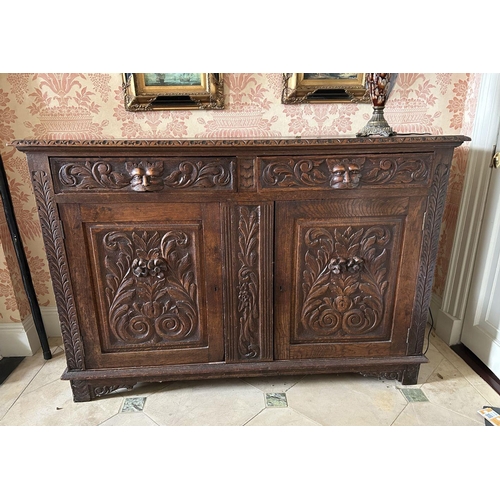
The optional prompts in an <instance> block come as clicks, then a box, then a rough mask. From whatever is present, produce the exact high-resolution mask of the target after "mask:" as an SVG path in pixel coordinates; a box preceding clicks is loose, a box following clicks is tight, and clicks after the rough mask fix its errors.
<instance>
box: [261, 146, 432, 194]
mask: <svg viewBox="0 0 500 500" xmlns="http://www.w3.org/2000/svg"><path fill="white" fill-rule="evenodd" d="M433 156H434V155H433V153H423V154H422V153H419V154H411V153H410V154H408V153H404V154H403V153H402V154H378V155H363V154H352V155H346V156H344V155H334V154H332V155H322V156H307V157H304V156H298V155H297V156H274V157H260V158H259V161H258V164H259V190H261V191H264V190H270V189H292V190H296V189H308V190H331V189H356V188H367V187H372V188H373V187H375V188H384V187H395V186H397V187H401V188H411V187H414V186H427V185H429V183H430V178H431V172H432V164H433Z"/></svg>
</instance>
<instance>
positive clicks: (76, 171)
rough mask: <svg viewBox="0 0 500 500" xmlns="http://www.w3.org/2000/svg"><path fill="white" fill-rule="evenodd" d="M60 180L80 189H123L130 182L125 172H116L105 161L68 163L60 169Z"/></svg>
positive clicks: (64, 183) (64, 184) (63, 183)
mask: <svg viewBox="0 0 500 500" xmlns="http://www.w3.org/2000/svg"><path fill="white" fill-rule="evenodd" d="M59 180H60V181H61V184H62V185H63V186H66V187H78V188H80V189H96V188H107V189H122V188H123V187H125V186H128V185H129V183H130V180H129V179H127V178H126V177H125V176H124V175H123V174H121V173H118V172H114V171H113V167H112V166H111V165H110V164H109V163H106V162H103V161H97V162H95V163H92V162H90V161H86V162H85V163H83V164H82V163H66V164H65V165H63V166H62V167H61V169H60V170H59Z"/></svg>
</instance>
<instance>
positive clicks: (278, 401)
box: [266, 392, 288, 408]
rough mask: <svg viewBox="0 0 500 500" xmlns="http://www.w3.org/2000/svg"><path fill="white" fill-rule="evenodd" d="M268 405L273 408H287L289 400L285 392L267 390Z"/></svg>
mask: <svg viewBox="0 0 500 500" xmlns="http://www.w3.org/2000/svg"><path fill="white" fill-rule="evenodd" d="M266 406H268V407H273V408H286V407H287V406H288V402H287V400H286V394H285V393H284V392H266Z"/></svg>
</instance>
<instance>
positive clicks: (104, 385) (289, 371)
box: [61, 356, 428, 402]
mask: <svg viewBox="0 0 500 500" xmlns="http://www.w3.org/2000/svg"><path fill="white" fill-rule="evenodd" d="M427 362H428V359H427V358H426V357H425V356H409V357H397V358H394V359H390V360H388V359H387V358H385V359H376V358H372V359H370V358H353V359H348V360H346V359H344V360H340V359H337V360H336V359H322V360H294V361H269V362H261V363H258V362H257V363H245V364H236V363H235V364H232V363H208V364H206V363H200V364H193V365H189V366H188V365H173V366H157V367H143V368H141V369H137V368H117V369H111V370H83V371H69V370H66V371H65V372H64V374H63V375H62V377H61V378H62V380H69V381H70V382H71V386H72V388H73V395H74V401H75V402H83V401H91V400H93V399H96V398H98V397H101V396H106V395H108V394H111V393H113V392H115V391H118V390H120V389H126V390H132V389H133V388H134V386H135V385H136V384H138V383H139V382H147V383H150V382H174V381H178V380H207V379H220V378H247V377H266V376H269V377H270V376H273V377H274V376H288V375H306V374H307V375H313V374H317V375H321V374H323V375H325V374H335V373H359V374H361V375H363V376H365V377H378V378H380V379H386V380H398V381H399V382H401V383H402V384H404V385H414V384H416V383H417V378H418V368H419V366H420V364H422V363H427Z"/></svg>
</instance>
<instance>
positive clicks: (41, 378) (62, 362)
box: [25, 348, 69, 394]
mask: <svg viewBox="0 0 500 500" xmlns="http://www.w3.org/2000/svg"><path fill="white" fill-rule="evenodd" d="M65 369H66V356H65V355H64V352H63V351H62V349H60V348H58V350H56V351H55V352H54V353H53V354H52V359H49V360H47V361H46V362H45V363H44V365H43V366H42V368H41V369H40V371H39V372H38V373H37V374H36V375H35V377H34V378H33V380H32V381H31V382H30V383H29V384H28V386H27V387H26V391H25V394H28V393H30V392H32V391H36V390H37V389H39V388H40V387H43V386H44V385H46V384H49V383H50V382H54V381H55V380H60V379H61V375H62V374H63V372H64V370H65ZM66 383H67V384H69V382H66Z"/></svg>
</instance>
